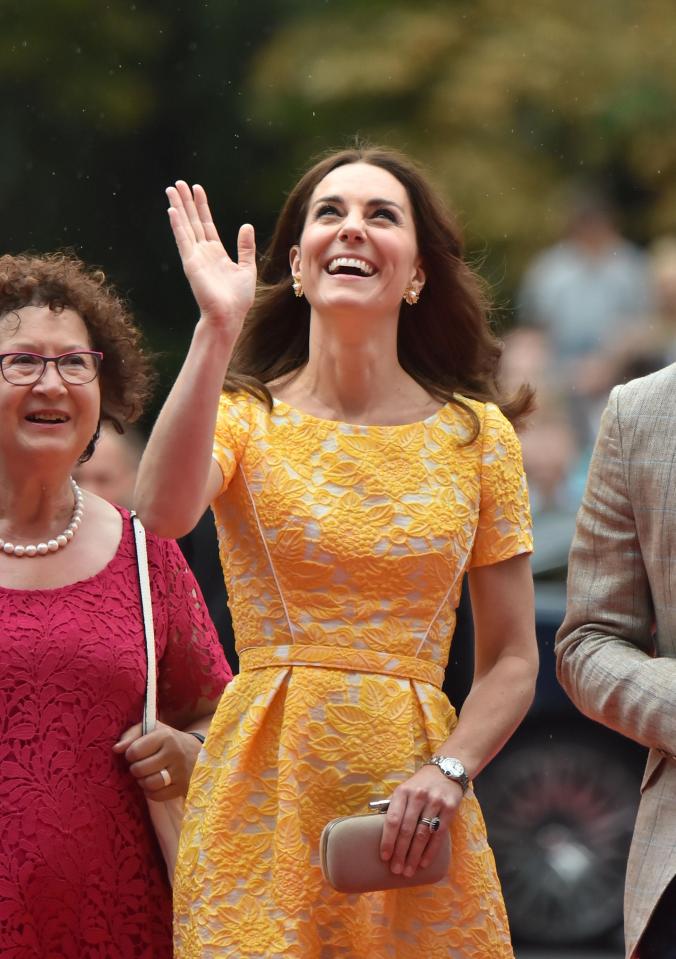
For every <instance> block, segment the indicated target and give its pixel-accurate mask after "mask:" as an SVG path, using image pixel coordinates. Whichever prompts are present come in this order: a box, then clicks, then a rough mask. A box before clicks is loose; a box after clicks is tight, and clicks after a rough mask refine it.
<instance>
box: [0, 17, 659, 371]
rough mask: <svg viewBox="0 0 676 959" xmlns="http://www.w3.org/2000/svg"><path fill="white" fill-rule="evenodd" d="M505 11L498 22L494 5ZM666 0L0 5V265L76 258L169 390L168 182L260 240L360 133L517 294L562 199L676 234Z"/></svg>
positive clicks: (183, 313)
mask: <svg viewBox="0 0 676 959" xmlns="http://www.w3.org/2000/svg"><path fill="white" fill-rule="evenodd" d="M506 11H507V12H506ZM672 21H673V4H672V2H671V0H643V2H639V0H594V2H593V3H590V2H582V0H569V2H568V3H567V4H563V3H561V2H560V0H521V2H520V3H519V4H510V5H508V6H507V7H505V5H504V4H503V3H502V2H499V0H445V2H444V0H418V2H417V3H411V2H410V0H341V2H336V0H248V2H245V0H191V2H188V0H174V2H171V0H170V2H166V3H161V4H160V3H152V2H150V0H136V2H131V0H101V2H96V3H92V2H89V0H31V2H25V0H24V2H20V0H0V27H1V29H0V117H1V131H0V132H1V142H2V163H1V164H0V209H1V210H2V219H1V221H0V222H1V224H2V227H1V230H2V233H1V236H2V248H3V249H5V250H10V251H17V250H20V249H26V248H33V249H54V248H56V247H60V246H64V245H70V246H74V247H75V248H76V249H77V250H78V251H79V252H80V253H81V254H82V255H83V256H84V258H85V259H87V260H89V261H91V262H96V263H100V264H101V265H103V266H104V268H105V269H106V270H107V271H108V272H109V274H110V275H111V277H112V279H114V280H115V281H116V282H117V283H118V285H120V286H121V288H122V289H123V290H125V291H126V292H128V294H129V295H130V298H131V300H132V303H133V305H134V306H135V308H136V312H137V315H138V316H139V317H140V319H141V321H142V322H143V324H144V326H145V327H146V329H147V330H148V333H149V336H150V338H151V340H152V342H153V344H154V345H155V347H156V349H157V350H158V351H159V352H160V353H161V354H163V357H164V358H163V360H162V362H163V363H164V366H165V369H166V373H167V379H168V378H169V377H171V376H172V375H173V373H174V371H175V369H176V366H177V364H178V362H179V358H180V356H181V354H182V352H183V350H184V347H185V344H186V341H187V339H188V337H189V335H190V331H191V329H192V325H193V322H194V308H193V306H192V303H191V301H190V298H189V296H188V293H187V291H186V287H185V283H184V281H183V278H182V276H181V273H180V269H179V267H178V264H177V259H176V255H175V251H174V249H173V240H172V239H171V237H170V234H169V231H168V228H167V224H166V214H165V208H166V203H165V198H164V192H163V191H164V188H165V186H166V185H167V184H168V183H170V182H172V181H173V180H174V179H176V178H177V177H178V176H181V177H184V178H186V179H188V180H189V181H192V182H195V181H198V182H202V183H204V184H205V185H206V186H207V187H208V189H209V195H210V198H211V200H212V206H213V209H214V213H215V216H216V219H217V222H218V224H219V226H220V227H221V229H222V231H223V235H224V238H225V239H226V242H227V243H228V244H229V245H230V246H231V247H232V245H233V242H234V238H235V235H236V230H237V227H238V226H239V224H240V223H241V222H242V221H243V220H245V219H248V220H251V222H253V223H254V224H255V225H256V227H257V231H258V235H259V242H260V244H261V245H263V244H264V242H265V239H266V237H267V235H268V234H269V231H270V228H271V225H272V222H273V219H274V217H275V215H276V212H277V210H278V209H279V206H280V203H281V201H282V199H283V195H284V193H285V191H286V190H288V188H289V187H290V186H291V184H292V183H293V182H294V180H295V177H296V175H297V173H298V172H299V171H300V170H302V169H303V168H304V167H305V166H306V165H307V162H308V159H309V158H310V157H312V156H313V155H315V154H316V153H318V152H321V151H322V150H325V149H327V148H329V147H335V146H339V145H343V144H344V143H346V142H347V141H348V140H349V139H350V138H351V137H354V135H355V134H361V135H362V136H364V137H366V138H370V139H372V140H375V141H385V142H387V143H391V144H393V145H398V146H401V147H403V148H404V149H405V150H408V151H410V152H411V153H412V154H413V155H415V156H417V157H418V158H420V159H421V160H422V161H423V162H425V163H426V165H427V166H428V168H429V169H430V170H431V172H432V174H433V176H434V177H435V179H436V181H437V182H438V184H439V185H440V186H441V187H442V189H443V191H444V193H445V194H446V196H447V197H448V200H449V203H450V205H451V206H452V207H453V208H454V209H455V210H456V211H457V212H458V215H459V218H460V221H461V223H463V224H464V225H465V227H466V233H467V236H468V239H469V243H470V247H471V249H472V250H473V251H474V252H475V253H477V254H478V257H479V258H480V259H481V260H482V261H483V262H484V272H485V273H487V275H488V276H489V278H490V279H492V280H493V281H494V283H495V286H496V288H497V287H500V290H501V292H502V295H503V296H506V295H507V294H509V292H510V291H511V290H512V289H513V287H514V284H515V282H516V280H517V278H518V276H519V274H520V272H521V270H522V268H523V265H524V264H525V262H526V260H527V258H528V257H529V256H530V255H531V253H532V252H533V251H535V250H536V249H538V248H539V247H541V246H542V245H543V244H544V243H546V242H548V241H549V240H550V239H552V238H553V237H554V236H556V235H557V233H558V231H559V230H560V228H561V222H562V215H563V212H564V210H563V208H562V202H561V194H560V186H561V184H562V183H563V181H564V180H565V179H566V178H568V177H570V176H571V175H575V174H578V173H589V174H593V175H596V176H598V177H600V178H601V179H602V180H603V181H604V182H605V183H607V185H608V187H609V189H610V190H611V193H614V195H615V197H616V198H617V199H618V200H619V201H620V203H621V207H622V210H623V212H624V214H625V226H626V228H627V229H628V230H629V232H630V234H631V235H633V236H634V237H636V238H638V239H639V240H647V239H649V238H650V237H652V236H654V235H655V234H657V233H660V232H663V231H666V230H671V229H673V224H674V222H675V221H676V176H675V175H674V174H675V173H676V169H675V167H676V143H675V142H674V141H675V140H676V124H674V123H673V122H672V121H673V119H674V103H676V56H674V53H675V52H676V51H674V46H673V42H672V37H673V35H674V29H673V26H672Z"/></svg>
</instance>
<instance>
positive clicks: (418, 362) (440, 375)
mask: <svg viewBox="0 0 676 959" xmlns="http://www.w3.org/2000/svg"><path fill="white" fill-rule="evenodd" d="M349 163H369V164H371V165H372V166H376V167H381V168H382V169H384V170H387V171H388V172H389V173H391V174H392V176H394V177H396V179H397V180H399V182H400V183H401V184H402V185H403V186H404V188H405V189H406V191H407V193H408V197H409V200H410V202H411V207H412V210H413V217H414V222H415V229H416V237H417V242H418V251H419V254H420V258H421V261H422V266H423V268H424V270H425V275H426V282H425V288H424V290H423V291H422V293H421V296H420V300H419V301H418V303H417V305H415V306H409V305H408V304H407V303H405V302H403V301H402V306H401V312H400V314H399V329H398V347H397V348H398V357H399V362H400V363H401V366H402V367H403V369H404V370H406V372H407V373H408V374H409V375H410V376H411V377H413V379H414V380H416V381H417V382H418V383H419V384H420V385H421V386H422V387H423V388H424V389H425V390H427V392H428V393H429V394H430V395H431V396H433V397H434V398H435V399H438V400H439V401H441V402H444V403H447V402H450V403H455V404H456V405H458V406H460V407H462V408H463V409H464V410H465V411H466V412H467V414H468V415H469V417H470V419H471V422H472V439H474V438H475V437H476V435H477V433H478V430H479V422H478V419H477V417H476V415H475V414H474V412H473V411H472V410H471V409H470V408H469V407H468V406H467V404H464V403H463V402H462V399H461V396H466V397H469V398H471V399H475V400H479V401H481V402H487V401H491V402H493V403H496V404H497V405H498V406H499V407H500V409H501V410H502V412H503V413H504V414H505V415H506V416H507V417H508V419H510V420H511V421H512V422H513V423H515V424H516V423H518V422H519V420H521V419H523V418H524V417H525V415H526V414H527V413H529V412H530V410H531V409H532V407H533V391H532V390H531V389H530V387H528V386H526V385H523V386H522V387H521V388H520V389H519V391H518V392H517V393H516V395H514V396H512V397H508V398H507V397H503V396H502V395H501V393H500V389H499V386H498V382H497V371H498V364H499V360H500V355H501V353H502V344H501V342H500V341H499V340H498V339H497V338H496V337H495V336H494V334H493V333H492V331H491V328H490V325H489V321H488V311H489V303H488V297H487V295H486V288H485V284H484V283H483V281H482V280H481V279H480V277H479V276H478V275H477V274H476V273H475V272H474V271H473V270H472V269H471V268H470V266H469V265H468V263H467V262H466V261H465V259H464V258H463V241H462V236H461V234H460V231H459V229H458V227H457V225H456V223H455V222H454V220H453V218H452V216H451V214H450V213H449V211H448V210H447V209H446V207H445V205H444V203H443V201H442V200H441V198H440V197H439V196H438V195H437V194H436V192H435V191H434V190H433V188H432V187H431V185H430V183H429V182H428V180H427V177H426V175H425V174H424V173H423V171H422V170H421V168H420V167H419V166H418V165H417V164H416V163H415V162H413V161H412V160H410V159H409V158H408V157H407V156H405V155H404V154H402V153H399V152H397V151H395V150H391V149H389V148H386V147H381V146H371V145H357V146H355V147H353V148H349V149H345V150H340V151H338V152H331V153H329V154H326V155H325V156H324V157H323V158H321V159H319V160H318V161H317V162H316V163H315V164H314V166H312V167H311V168H310V169H309V170H308V171H307V172H306V173H305V174H304V175H303V176H302V177H301V179H300V180H299V182H298V183H297V184H296V186H295V187H294V188H293V189H292V190H291V192H290V193H289V195H288V198H287V200H286V203H285V204H284V206H283V208H282V211H281V213H280V215H279V218H278V220H277V225H276V227H275V231H274V233H273V236H272V240H271V242H270V245H269V247H268V249H267V250H266V252H265V253H264V254H263V256H262V259H261V264H260V270H259V284H258V289H257V293H256V300H255V302H254V305H253V307H252V309H251V310H250V312H249V314H248V316H247V319H246V321H245V323H244V327H243V329H242V333H241V335H240V337H239V340H238V341H237V345H236V347H235V351H234V354H233V358H232V362H231V365H230V368H229V370H228V375H227V377H226V379H225V382H224V385H223V388H224V389H225V390H226V391H228V392H236V391H238V390H242V389H244V390H246V391H247V392H249V393H252V394H253V395H255V396H258V397H259V398H260V399H262V400H265V402H267V403H268V404H270V406H271V405H272V398H271V395H270V392H269V390H268V389H267V387H266V386H265V384H266V383H267V382H270V381H272V380H275V379H277V378H278V377H280V376H284V375H287V374H290V373H293V372H294V371H297V370H299V369H300V368H301V367H302V366H303V365H304V364H305V363H306V362H307V359H308V349H309V330H310V304H309V303H308V302H307V300H306V299H305V298H304V297H302V298H296V297H295V296H293V295H292V292H291V276H290V269H289V251H290V249H291V247H292V246H294V244H297V243H299V242H300V239H301V234H302V232H303V226H304V224H305V219H306V216H307V212H308V206H309V202H310V198H311V196H312V194H313V192H314V190H315V188H316V187H317V185H318V184H319V183H320V182H321V180H323V179H324V177H325V176H327V174H329V173H331V171H332V170H335V169H336V168H337V167H340V166H345V165H346V164H349ZM457 394H461V396H460V397H459V396H458V395H457Z"/></svg>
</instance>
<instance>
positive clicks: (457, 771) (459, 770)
mask: <svg viewBox="0 0 676 959" xmlns="http://www.w3.org/2000/svg"><path fill="white" fill-rule="evenodd" d="M439 765H440V766H441V768H442V769H443V771H444V772H445V773H446V774H447V775H448V776H457V777H458V778H459V779H460V778H461V777H462V776H464V775H465V767H464V766H463V764H462V763H461V762H460V760H459V759H446V757H444V758H443V759H442V760H441V762H440V763H439Z"/></svg>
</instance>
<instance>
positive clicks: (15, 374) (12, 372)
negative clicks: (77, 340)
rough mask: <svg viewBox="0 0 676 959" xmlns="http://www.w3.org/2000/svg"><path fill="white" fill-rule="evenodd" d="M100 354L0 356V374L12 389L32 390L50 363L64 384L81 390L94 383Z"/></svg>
mask: <svg viewBox="0 0 676 959" xmlns="http://www.w3.org/2000/svg"><path fill="white" fill-rule="evenodd" d="M102 359H103V353H98V352H96V351H94V350H83V351H82V352H79V353H61V355H60V356H41V355H40V354H39V353H2V354H0V371H1V372H2V375H3V376H4V378H5V379H6V380H7V382H8V383H11V384H12V386H33V385H34V384H35V383H37V382H38V380H40V379H41V378H42V376H43V375H44V372H45V370H46V369H47V364H48V363H53V364H54V365H55V366H56V368H57V370H58V371H59V376H60V377H61V379H62V380H63V381H64V382H65V383H72V384H73V385H75V386H81V385H82V384H83V383H91V381H92V380H93V379H96V375H97V373H98V372H99V366H100V365H101V360H102Z"/></svg>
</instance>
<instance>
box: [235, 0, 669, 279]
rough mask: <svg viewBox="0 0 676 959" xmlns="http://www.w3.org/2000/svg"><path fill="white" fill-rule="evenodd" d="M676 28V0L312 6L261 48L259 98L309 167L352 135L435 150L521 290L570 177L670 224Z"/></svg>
mask: <svg viewBox="0 0 676 959" xmlns="http://www.w3.org/2000/svg"><path fill="white" fill-rule="evenodd" d="M674 36H675V32H674V29H673V4H672V3H671V0H647V2H646V0H643V2H640V0H623V2H620V0H594V2H593V3H589V2H588V0H569V2H568V3H566V4H563V3H561V2H559V0H521V2H520V3H518V4H509V5H507V6H505V4H504V3H502V2H501V0H449V2H445V3H444V2H429V0H428V2H419V3H416V4H412V3H410V2H408V0H389V2H387V3H380V2H377V0H376V2H371V3H369V4H368V6H365V5H364V4H363V3H361V2H359V0H343V2H341V3H340V4H333V3H327V4H313V5H312V6H309V5H308V6H307V7H305V9H302V10H299V11H297V13H296V16H295V17H293V18H291V19H290V20H289V21H288V22H287V23H286V24H285V25H284V27H283V28H282V29H281V30H280V31H279V32H278V33H277V34H276V35H275V36H274V37H273V38H272V40H271V42H270V43H268V44H267V45H266V46H265V47H264V48H263V49H262V50H261V51H260V53H259V55H258V57H257V59H256V62H255V64H254V70H253V72H252V76H251V86H250V97H251V103H252V105H253V106H252V109H254V108H255V116H256V119H257V121H258V124H259V126H260V128H261V129H262V130H267V131H268V134H269V137H270V138H271V139H274V140H275V141H276V142H277V144H278V145H279V144H281V143H284V142H286V143H287V144H288V149H287V150H286V153H287V155H290V156H292V157H293V158H294V159H295V160H296V161H297V162H299V163H300V162H301V161H302V158H303V157H305V156H307V154H308V153H311V152H313V150H315V149H316V148H317V146H318V145H324V144H335V143H336V142H340V141H344V140H345V139H346V138H347V137H348V136H349V135H351V134H353V133H355V132H360V133H362V134H363V135H365V136H367V137H369V138H371V139H374V140H376V141H379V140H384V141H386V142H389V143H394V144H396V145H399V146H401V147H403V148H404V149H407V150H409V151H410V152H411V153H413V154H415V155H416V156H418V157H419V158H420V159H422V160H423V161H425V163H426V165H427V166H428V168H429V169H430V170H431V171H432V173H433V174H434V176H435V178H436V181H437V183H439V184H440V185H442V187H443V189H444V192H445V193H446V195H447V197H448V199H449V202H450V204H451V206H452V207H453V208H454V209H455V210H457V211H458V213H459V216H460V218H461V221H463V222H464V223H465V224H466V228H467V233H468V236H469V239H470V241H471V243H472V246H473V247H474V248H475V249H478V250H482V249H485V250H486V251H487V256H488V258H489V263H490V264H491V265H492V267H493V276H494V277H500V276H503V275H504V278H505V280H506V282H507V285H508V286H509V285H511V284H513V283H514V281H515V279H516V277H517V276H518V274H519V273H520V271H521V269H522V268H523V265H524V263H525V261H526V259H527V258H528V256H529V255H531V254H532V253H533V252H534V250H536V249H537V248H539V247H541V246H542V245H543V244H544V243H546V242H548V241H549V240H551V239H552V238H554V237H555V236H556V235H557V234H558V233H559V231H560V230H561V228H562V223H563V219H564V216H565V209H564V201H563V196H564V195H565V194H564V193H563V192H562V190H561V185H562V183H563V182H564V181H565V180H567V179H569V178H571V177H576V176H579V175H585V176H592V177H595V178H597V179H598V180H600V181H601V182H603V183H605V184H606V186H607V188H608V191H609V192H610V194H611V196H614V198H615V199H616V200H617V202H618V204H619V205H620V207H621V208H622V209H623V211H624V213H625V227H626V228H627V229H628V230H629V231H630V233H632V234H633V235H634V236H635V237H637V238H638V239H641V240H645V239H648V238H649V237H651V236H653V235H654V234H656V233H660V232H662V231H665V230H670V229H673V224H674V222H676V126H675V125H674V122H673V121H674V119H675V108H674V104H675V103H676V49H675V45H674ZM275 186H277V184H275Z"/></svg>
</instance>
